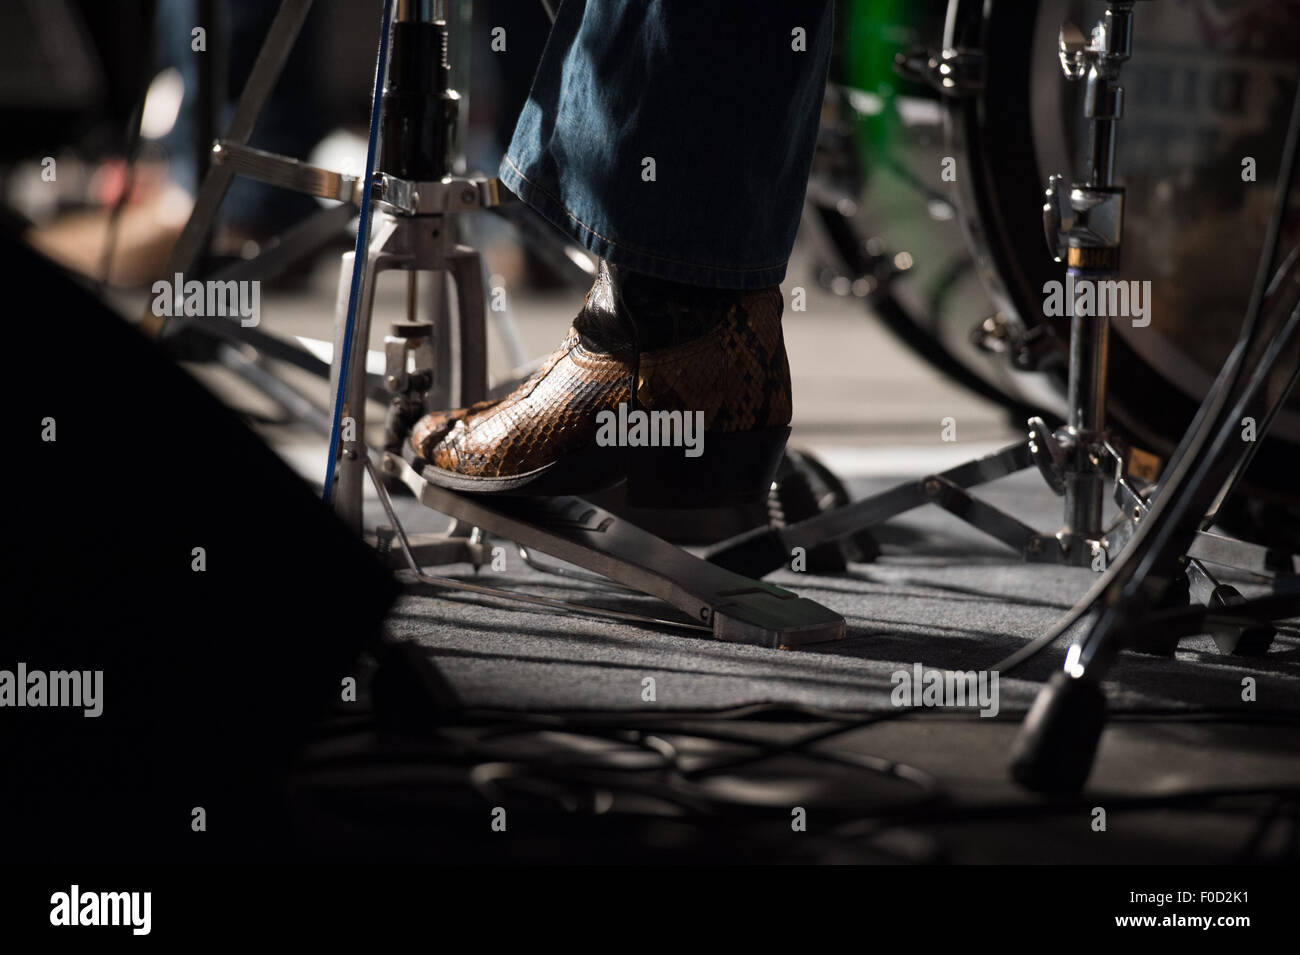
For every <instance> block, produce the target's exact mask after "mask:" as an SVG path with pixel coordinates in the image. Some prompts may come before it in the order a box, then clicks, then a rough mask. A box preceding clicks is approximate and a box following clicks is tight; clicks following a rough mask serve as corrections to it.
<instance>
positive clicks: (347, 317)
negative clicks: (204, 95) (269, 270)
mask: <svg viewBox="0 0 1300 955" xmlns="http://www.w3.org/2000/svg"><path fill="white" fill-rule="evenodd" d="M310 6H311V0H282V3H281V6H280V9H279V12H278V13H277V15H276V18H275V20H274V22H273V23H272V26H271V30H270V32H269V34H268V36H267V39H266V41H265V43H264V45H263V47H262V50H261V52H260V53H259V55H258V58H257V60H256V62H255V63H254V66H253V70H252V73H251V74H250V78H249V80H248V83H247V84H246V86H245V89H244V91H243V93H242V95H241V96H240V100H239V104H238V106H237V107H236V110H235V115H234V119H233V120H232V122H231V125H230V128H229V130H228V131H227V135H226V136H225V137H224V138H223V139H220V140H218V141H217V142H216V143H215V144H214V146H213V151H212V158H213V164H212V166H211V168H210V169H209V171H208V173H207V175H206V177H205V178H204V181H203V185H202V187H201V189H200V192H199V196H198V198H197V200H196V202H195V207H194V210H193V212H192V214H191V217H190V220H189V222H188V223H187V224H186V227H185V230H184V231H183V233H182V235H181V238H180V240H179V241H178V242H177V245H176V246H175V248H174V249H173V252H172V256H171V260H170V261H169V263H168V269H167V271H168V275H169V276H170V275H173V274H177V273H183V272H184V271H185V270H186V269H187V268H189V267H190V266H191V265H192V263H193V262H194V260H195V258H196V256H197V254H198V252H199V250H200V248H201V246H202V244H203V242H204V241H205V238H206V236H207V235H208V233H209V231H210V230H211V228H212V224H213V222H214V221H215V216H216V213H217V210H218V208H219V206H220V204H221V201H222V199H223V197H224V195H225V193H226V190H227V188H228V187H229V185H230V182H231V181H232V179H233V177H234V176H235V175H236V174H239V175H245V176H250V177H252V178H256V179H258V180H260V181H263V182H267V183H271V184H273V185H278V186H282V187H285V188H290V189H296V190H298V191H301V192H305V193H307V194H309V195H315V196H319V197H323V198H327V199H334V200H338V201H341V202H342V203H343V205H342V206H340V207H339V208H338V209H331V210H326V212H325V213H320V214H318V216H317V217H316V219H314V220H309V222H308V223H306V224H304V226H303V228H302V229H301V230H300V233H301V236H302V241H303V243H306V242H308V241H317V240H318V239H319V237H320V235H321V233H322V232H323V231H324V226H321V225H319V224H318V221H317V220H323V218H324V216H325V215H326V214H329V215H331V216H333V218H332V219H331V220H330V225H333V226H335V227H336V228H341V226H342V225H343V224H344V223H345V222H346V221H347V219H349V218H350V217H351V216H352V215H354V214H355V213H356V211H357V209H358V208H359V210H360V225H359V228H358V238H357V245H356V250H355V251H354V252H352V253H348V254H346V255H345V256H344V257H343V265H342V269H341V272H340V281H339V295H338V300H337V308H336V312H335V330H334V349H333V358H332V362H331V370H330V383H331V388H332V391H333V393H334V396H335V397H334V402H333V407H332V409H331V415H330V421H329V432H330V437H331V456H330V471H329V473H328V474H327V478H326V482H325V488H326V499H327V500H328V501H329V502H330V504H331V505H332V506H333V508H334V510H335V511H336V513H338V515H339V516H340V518H341V519H343V520H344V521H345V522H346V523H347V524H348V525H349V526H350V527H352V528H353V529H354V530H355V531H356V532H357V533H358V534H360V533H362V532H363V530H364V524H363V510H362V501H363V494H362V492H363V482H364V480H365V479H366V477H367V476H369V477H371V478H372V479H375V483H376V485H377V486H376V490H377V493H378V494H379V497H380V502H381V504H382V505H384V510H385V512H386V514H387V516H388V519H389V521H390V522H391V526H387V525H386V526H381V527H379V528H377V529H376V531H375V532H374V533H373V534H372V535H370V537H369V539H370V540H371V542H372V543H374V544H376V545H377V546H378V547H379V549H380V550H381V551H387V552H388V553H389V556H390V557H391V558H392V559H393V562H394V563H397V564H399V565H400V558H405V561H406V565H407V566H409V567H410V569H412V570H413V571H415V573H416V575H417V577H418V578H419V579H422V580H429V581H437V583H438V584H439V585H440V586H444V587H449V588H455V587H456V586H457V585H458V582H457V581H454V580H451V579H447V578H432V577H428V575H425V574H424V573H423V572H422V570H421V568H422V566H423V565H426V564H454V563H471V564H473V565H474V566H475V567H476V568H477V567H478V566H480V565H481V564H482V563H483V562H484V560H483V551H484V547H483V543H482V530H486V531H488V532H490V533H493V534H496V535H498V536H500V537H502V538H505V539H509V540H513V541H516V542H518V543H519V544H520V545H522V546H524V547H529V548H535V549H537V550H539V551H542V552H545V553H549V554H551V555H552V556H554V557H558V558H560V559H562V560H567V561H569V562H571V563H573V564H576V565H578V566H579V567H582V568H584V569H586V570H588V571H592V572H594V573H597V574H601V575H603V576H604V577H606V578H608V579H610V580H613V581H615V582H617V583H621V584H623V585H625V586H627V587H631V588H633V589H635V590H638V591H640V592H642V593H646V594H649V595H652V596H655V597H659V598H661V599H663V600H665V601H667V602H668V603H670V604H672V605H673V606H675V607H677V608H678V609H679V610H681V611H682V612H684V613H685V614H686V615H687V617H688V618H689V619H690V620H691V621H693V623H692V624H691V625H690V627H691V629H694V630H705V631H708V632H710V633H711V634H712V635H713V636H714V637H715V638H717V639H722V640H730V641H739V642H745V643H752V644H757V645H762V646H769V647H775V648H793V647H798V646H802V645H805V644H809V643H817V642H822V641H826V640H835V639H838V638H840V637H842V636H843V635H844V618H843V617H841V616H840V615H839V614H836V613H833V612H832V611H830V610H827V609H826V608H825V607H822V606H820V605H819V604H817V603H814V602H813V601H810V600H807V599H804V598H801V597H799V596H798V595H796V594H793V593H790V592H789V591H785V590H782V589H781V588H778V587H774V586H772V585H770V584H765V583H762V582H760V581H756V580H750V579H747V578H745V577H742V576H740V575H738V574H734V573H730V572H728V571H726V570H722V569H720V568H718V567H715V566H713V565H711V564H709V563H707V562H705V561H703V560H701V559H700V558H698V557H695V556H693V555H691V554H689V553H688V552H686V551H684V550H681V549H680V548H678V547H675V546H673V545H671V544H669V543H668V542H666V541H664V540H661V539H660V538H657V537H655V536H654V535H652V534H649V533H647V532H646V531H644V530H641V529H640V528H637V527H635V526H634V525H632V524H631V523H630V522H628V521H626V520H623V519H622V518H619V517H617V516H615V515H614V514H611V513H609V512H607V511H604V510H602V509H601V508H599V507H596V506H595V505H593V504H590V503H588V502H586V501H582V500H580V499H578V498H550V499H545V500H535V501H511V500H493V501H485V500H483V499H481V498H475V497H473V496H470V495H462V494H457V493H455V492H452V491H446V490H443V489H441V488H438V487H436V486H434V485H431V484H429V483H428V482H426V481H425V480H424V478H423V477H422V476H421V474H420V473H419V472H418V471H417V469H416V468H415V467H414V466H413V463H414V462H411V461H409V460H406V459H404V457H403V455H402V443H403V437H404V436H405V434H406V433H407V430H408V428H409V426H410V424H411V423H412V422H413V421H414V420H416V419H417V418H418V417H419V416H420V415H422V414H424V413H425V411H427V410H430V409H433V408H444V407H455V406H463V405H467V404H471V403H473V402H475V401H479V400H481V399H483V398H485V397H487V395H488V388H487V336H486V325H485V321H486V308H485V301H484V294H483V284H482V269H481V263H480V259H479V254H478V252H477V251H476V250H474V249H473V248H471V247H469V246H468V245H464V244H461V243H460V242H459V241H458V239H457V236H458V230H457V217H458V216H459V215H461V214H463V213H466V212H473V211H479V210H493V209H494V207H496V206H497V205H498V203H499V202H500V201H501V194H500V192H499V187H498V182H497V180H496V179H483V178H467V177H463V176H458V175H456V174H455V172H454V170H455V168H456V163H455V162H454V158H455V152H454V150H455V140H456V136H455V131H456V128H457V124H458V105H459V96H458V94H457V93H456V92H455V90H453V89H451V87H450V64H449V62H448V59H449V52H448V51H449V46H450V43H449V39H448V30H449V27H448V23H447V19H446V17H445V16H444V7H445V3H444V2H443V0H396V2H395V0H384V16H383V27H382V29H381V36H380V50H379V55H378V61H377V68H376V79H375V91H374V100H373V104H372V112H371V129H370V140H369V145H368V150H367V168H366V171H365V173H364V174H363V175H362V176H360V177H354V176H346V175H342V174H340V173H336V172H331V171H329V170H325V169H320V168H317V167H314V166H311V165H308V164H306V163H303V162H300V161H298V160H295V159H290V158H288V157H284V156H277V155H274V154H271V153H266V152H263V151H261V150H257V149H254V148H252V147H250V146H249V145H248V139H249V136H250V134H251V132H252V129H253V126H254V124H255V123H256V120H257V115H258V113H259V112H260V111H261V108H262V105H263V104H264V102H265V100H266V98H267V96H268V95H269V93H270V91H271V88H272V87H273V85H274V83H275V80H276V78H277V77H278V75H279V73H280V71H281V68H282V67H283V64H284V62H285V60H286V59H287V57H288V54H289V51H290V50H291V48H292V46H293V43H294V41H295V38H296V37H297V35H298V32H299V30H300V29H301V27H302V23H303V20H304V19H305V17H306V14H307V12H308V9H309V8H310ZM390 25H391V31H390ZM390 41H391V52H390ZM340 210H341V211H340ZM372 213H374V214H375V215H374V217H375V222H374V224H373V225H372V222H371V217H372ZM278 251H279V254H280V255H281V256H282V257H283V256H289V255H292V254H294V251H295V249H293V248H281V249H279V250H278ZM253 267H254V263H249V264H248V265H247V266H243V271H242V272H241V273H240V274H241V275H242V274H244V273H246V272H247V271H248V270H250V269H252V268H253ZM236 269H240V266H236ZM389 270H396V271H403V272H406V273H407V277H408V282H407V292H408V295H407V314H406V320H405V321H402V322H397V323H394V324H393V325H392V326H391V329H390V334H389V335H388V336H387V337H386V339H385V344H384V359H385V367H384V375H383V378H382V388H381V389H377V388H376V387H375V386H376V382H375V380H374V379H373V378H372V377H371V376H369V375H368V374H367V369H366V358H367V354H368V341H369V338H370V327H371V318H372V312H373V308H374V301H375V285H376V279H377V277H378V275H379V274H380V273H382V272H384V271H389ZM420 272H426V273H434V274H435V275H443V276H447V277H450V279H451V280H452V282H453V284H454V286H455V292H456V308H455V310H454V314H455V322H454V324H453V323H452V322H451V320H450V317H449V316H448V315H447V313H446V312H445V311H441V310H439V309H435V316H434V317H435V318H436V319H438V321H436V322H428V321H422V320H420V318H419V315H418V311H417V308H416V294H417V291H418V280H417V279H416V276H417V275H418V273H420ZM222 277H223V278H230V277H233V276H232V275H229V274H228V275H225V276H222ZM178 294H179V293H178ZM187 323H188V322H187V321H183V322H179V323H177V324H178V325H181V326H183V325H185V324H187ZM165 325H166V323H164V322H162V321H160V320H158V319H156V318H154V317H153V316H152V315H148V316H146V317H145V319H144V322H143V327H144V329H145V331H146V332H149V333H151V334H162V333H163V332H165V331H167V329H166V327H165ZM252 331H255V330H253V329H238V330H237V331H236V330H235V329H234V328H227V327H224V326H223V327H222V330H221V331H220V332H217V335H218V337H219V338H222V339H223V340H224V339H227V338H229V340H230V341H231V343H232V344H237V343H239V342H240V341H243V340H245V337H246V335H247V333H249V332H252ZM263 338H264V339H266V341H265V342H263V341H262V339H263ZM275 342H276V340H275V339H272V338H271V337H270V336H265V335H263V336H260V337H259V339H258V347H260V346H261V345H263V344H265V345H266V346H268V347H269V348H271V349H272V351H270V352H269V354H270V357H275V358H285V359H288V360H292V359H293V356H292V355H287V354H285V349H284V348H280V349H279V350H278V351H277V350H275ZM295 364H299V365H300V366H301V365H302V364H303V362H301V361H297V362H295ZM375 398H380V399H381V400H383V401H385V402H386V403H387V405H388V419H387V421H386V425H385V436H384V454H383V458H382V467H383V471H384V472H385V473H386V474H387V475H388V476H390V477H393V478H397V479H400V480H401V481H403V482H404V483H405V484H406V485H407V486H408V487H409V488H410V490H411V491H412V492H413V493H414V494H415V495H416V497H417V498H418V499H419V500H420V501H421V502H422V503H424V504H425V505H427V506H429V507H430V508H431V509H433V510H436V511H438V512H439V513H441V514H444V515H446V516H448V517H450V518H451V519H452V521H453V526H452V528H451V529H450V530H449V531H447V532H444V533H442V534H432V535H418V536H416V537H414V538H412V537H411V536H408V535H407V534H406V532H405V530H404V529H403V528H402V526H401V524H400V522H399V519H398V516H397V514H396V512H395V510H394V509H393V508H392V505H391V502H390V501H389V499H388V496H387V490H386V488H385V487H384V486H383V485H382V484H381V483H380V482H379V481H378V479H377V475H376V469H375V468H374V465H373V463H372V462H371V461H370V449H369V446H368V444H367V442H366V417H367V415H366V404H367V400H368V399H370V400H374V399H375ZM286 400H292V398H291V397H290V398H287V399H286ZM407 457H408V458H409V455H407ZM395 542H396V543H398V544H399V545H400V550H399V549H395V548H393V546H392V545H393V544H394V543H395ZM463 589H465V590H469V591H473V592H476V593H490V594H494V595H496V596H500V597H505V598H513V599H517V600H520V601H525V602H530V603H548V604H550V605H555V604H558V603H562V602H560V601H553V600H547V599H545V598H540V597H534V596H531V595H522V594H512V593H511V592H509V591H503V590H497V589H495V588H488V587H483V586H479V585H475V584H465V585H463ZM566 606H567V607H568V608H569V609H580V610H585V611H588V612H596V613H599V612H600V611H599V610H598V608H584V607H578V608H575V607H574V606H573V605H566ZM605 613H606V615H610V616H615V617H622V618H624V619H628V618H631V619H637V620H643V621H644V620H648V619H649V618H645V617H640V616H638V615H635V614H625V613H617V612H608V611H606V612H605Z"/></svg>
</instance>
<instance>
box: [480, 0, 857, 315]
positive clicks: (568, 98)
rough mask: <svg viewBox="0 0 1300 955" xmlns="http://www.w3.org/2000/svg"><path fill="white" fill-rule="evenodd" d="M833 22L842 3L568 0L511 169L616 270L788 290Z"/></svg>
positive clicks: (540, 204)
mask: <svg viewBox="0 0 1300 955" xmlns="http://www.w3.org/2000/svg"><path fill="white" fill-rule="evenodd" d="M831 16H832V3H831V0H750V2H742V0H564V2H563V4H562V5H561V7H560V9H559V13H558V15H557V17H556V21H555V26H554V28H553V29H552V31H551V36H550V39H549V40H548V41H547V44H546V50H545V52H544V53H543V54H542V60H541V63H540V65H539V66H538V69H537V75H536V77H535V78H534V80H533V87H532V92H531V93H530V94H529V97H528V102H527V104H526V105H525V106H524V109H523V112H522V113H521V114H520V117H519V122H518V124H517V125H516V127H515V133H514V138H513V140H512V141H511V144H510V148H509V150H508V151H507V152H506V156H505V159H504V160H502V163H501V173H500V174H501V179H502V181H503V182H504V183H505V184H506V185H507V186H508V187H509V188H510V189H511V190H512V191H514V192H515V193H516V194H518V196H519V197H520V199H522V200H523V201H524V202H526V203H527V204H528V205H529V206H531V207H532V208H533V209H535V210H537V211H538V212H539V213H541V215H543V216H544V217H545V218H546V219H548V220H549V221H550V222H551V223H552V224H554V225H555V226H557V227H558V228H559V229H560V230H561V231H563V232H565V233H566V234H568V235H569V236H570V237H572V238H573V239H575V240H576V241H577V242H579V243H581V244H582V245H583V246H584V247H586V248H587V249H589V250H590V251H591V252H593V253H594V254H596V255H598V256H601V257H603V258H605V259H606V260H607V261H609V262H610V264H612V265H620V266H624V267H626V268H628V269H631V270H633V271H637V272H644V273H647V274H650V275H653V276H656V277H659V278H663V279H668V280H671V281H676V282H683V283H688V284H692V285H703V286H711V287H714V288H729V289H756V288H763V287H766V286H770V285H776V284H778V283H779V282H780V281H781V280H782V278H784V277H785V270H786V263H787V261H788V260H789V257H790V250H791V248H792V247H793V245H794V237H795V231H796V230H797V228H798V225H799V213H800V209H801V207H802V205H803V198H804V192H805V191H806V188H807V183H808V171H809V167H810V166H811V164H812V155H813V147H814V144H815V142H816V138H817V128H818V124H819V119H820V116H819V114H820V111H821V103H822V94H823V92H824V91H825V87H826V71H827V67H828V65H829V62H830V49H831V35H832V33H831ZM798 28H802V31H803V36H802V44H801V38H800V36H799V35H798ZM801 45H802V46H804V47H805V48H804V49H797V48H798V47H799V46H801Z"/></svg>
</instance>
